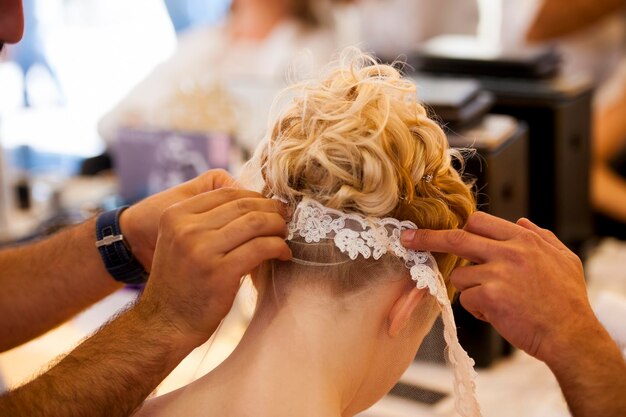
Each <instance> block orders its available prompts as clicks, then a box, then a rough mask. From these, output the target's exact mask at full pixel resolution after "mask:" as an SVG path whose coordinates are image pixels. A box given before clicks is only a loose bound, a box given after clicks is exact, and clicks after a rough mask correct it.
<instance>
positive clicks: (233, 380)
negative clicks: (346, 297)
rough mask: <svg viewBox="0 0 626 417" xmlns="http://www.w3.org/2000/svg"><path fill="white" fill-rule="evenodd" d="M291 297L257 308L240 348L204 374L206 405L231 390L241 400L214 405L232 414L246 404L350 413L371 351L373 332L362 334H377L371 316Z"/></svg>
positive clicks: (257, 411)
mask: <svg viewBox="0 0 626 417" xmlns="http://www.w3.org/2000/svg"><path fill="white" fill-rule="evenodd" d="M304 297H306V296H304ZM290 301H291V304H288V305H286V306H283V307H282V308H280V309H279V310H278V311H272V310H273V308H263V307H260V309H259V311H257V313H256V314H255V317H254V319H253V321H252V323H251V324H250V326H249V328H248V330H247V331H246V334H245V335H244V337H243V339H242V340H241V342H240V343H239V345H238V346H237V349H236V350H235V351H234V352H233V353H232V355H231V356H230V357H229V358H228V359H227V360H226V361H225V362H224V363H223V364H222V365H220V366H219V367H218V368H217V369H216V370H214V371H213V372H211V373H210V374H209V375H207V376H206V377H205V381H204V383H208V384H210V385H211V386H212V389H211V390H206V391H205V392H206V394H207V395H210V396H211V397H212V398H207V400H209V401H211V403H214V404H216V403H215V402H216V401H217V402H218V403H217V404H219V402H222V403H223V402H227V401H226V400H225V399H228V398H233V395H232V394H236V396H237V397H238V398H245V403H243V402H242V403H239V402H232V401H230V402H229V404H228V405H224V404H219V405H218V407H217V408H216V409H220V410H222V409H224V410H226V409H227V410H228V415H231V416H239V415H249V412H250V410H254V415H256V416H273V417H275V416H294V415H298V416H309V415H310V416H329V417H340V416H342V415H345V414H347V415H351V414H353V412H352V411H351V405H352V402H353V399H354V396H355V394H356V392H357V391H358V389H359V388H360V386H361V383H362V381H363V378H365V376H366V375H367V372H368V369H367V364H368V363H370V362H371V357H372V355H374V354H375V351H374V349H373V348H372V346H373V345H372V344H368V343H367V341H369V340H374V339H375V338H376V335H375V334H367V333H368V332H372V333H375V330H374V328H375V326H372V323H371V321H372V320H371V316H369V317H367V315H365V314H363V312H358V313H357V312H355V311H341V312H339V311H332V309H329V307H328V305H321V304H322V303H319V304H320V305H317V306H311V307H312V308H305V307H303V306H304V305H306V303H307V302H310V300H305V299H298V298H297V297H294V296H290ZM291 306H294V307H291ZM338 314H341V318H340V319H338ZM205 398H206V397H205ZM224 407H226V408H224Z"/></svg>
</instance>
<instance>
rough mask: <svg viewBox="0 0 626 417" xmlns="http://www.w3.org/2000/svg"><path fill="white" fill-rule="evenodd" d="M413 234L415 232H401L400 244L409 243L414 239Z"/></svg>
mask: <svg viewBox="0 0 626 417" xmlns="http://www.w3.org/2000/svg"><path fill="white" fill-rule="evenodd" d="M415 233H416V232H415V230H405V231H404V232H402V235H401V237H400V239H401V240H402V242H411V241H412V240H413V239H415Z"/></svg>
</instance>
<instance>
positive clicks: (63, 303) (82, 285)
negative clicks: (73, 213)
mask: <svg viewBox="0 0 626 417" xmlns="http://www.w3.org/2000/svg"><path fill="white" fill-rule="evenodd" d="M95 240H96V237H95V219H91V220H89V221H87V222H85V223H83V224H81V225H78V226H75V227H73V228H71V229H69V230H65V231H62V232H60V233H58V234H56V235H54V236H52V237H50V238H48V239H46V240H43V241H41V242H37V243H35V244H33V245H28V246H24V247H18V248H14V249H9V250H5V251H2V252H0V285H1V286H2V291H0V351H4V350H7V349H10V348H12V347H14V346H17V345H20V344H22V343H24V342H26V341H28V340H30V339H32V338H34V337H36V336H38V335H40V334H42V333H44V332H46V331H48V330H50V329H51V328H53V327H55V326H57V325H59V324H61V323H62V322H64V321H66V320H67V319H69V318H70V317H72V316H74V315H75V314H77V313H79V312H80V311H81V310H83V309H84V308H86V307H87V306H89V305H91V304H93V303H94V302H96V301H98V300H99V299H101V298H103V297H104V296H106V295H108V294H110V293H112V292H113V291H115V290H116V289H118V288H120V285H119V284H118V283H117V282H116V281H115V280H114V279H113V278H112V277H111V276H110V275H109V274H108V273H107V271H106V269H105V268H104V265H103V263H102V260H101V259H100V255H99V253H98V251H97V249H96V248H95V245H94V243H95Z"/></svg>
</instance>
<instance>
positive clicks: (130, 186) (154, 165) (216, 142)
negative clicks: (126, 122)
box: [114, 129, 231, 203]
mask: <svg viewBox="0 0 626 417" xmlns="http://www.w3.org/2000/svg"><path fill="white" fill-rule="evenodd" d="M230 144H231V137H230V136H229V135H227V134H223V133H202V132H201V133H197V132H173V131H162V130H161V131H157V130H135V129H123V130H120V132H119V135H118V141H117V144H116V146H115V149H114V164H115V169H116V171H117V175H118V178H119V183H120V195H121V197H122V199H124V200H125V201H126V202H129V203H132V202H135V201H137V200H140V199H142V198H144V197H147V196H149V195H152V194H155V193H158V192H159V191H163V190H165V189H167V188H170V187H173V186H175V185H178V184H181V183H183V182H185V181H187V180H190V179H192V178H194V177H196V176H197V175H198V174H201V173H203V172H205V171H207V170H209V169H214V168H222V169H228V165H229V164H228V163H229V158H230Z"/></svg>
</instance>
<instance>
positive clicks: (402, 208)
mask: <svg viewBox="0 0 626 417" xmlns="http://www.w3.org/2000/svg"><path fill="white" fill-rule="evenodd" d="M286 97H288V99H289V100H290V104H288V105H287V109H286V110H285V111H284V112H283V113H282V115H281V116H280V117H279V118H278V120H277V121H276V122H275V124H274V125H273V126H272V127H271V129H270V132H269V137H268V138H267V141H266V142H265V143H264V144H262V145H261V146H260V148H259V149H258V151H257V157H259V158H260V159H261V161H260V162H261V164H262V174H263V180H264V183H265V189H264V193H265V194H266V195H268V196H278V197H280V198H283V199H286V200H288V201H289V202H291V203H293V204H295V203H296V202H297V201H299V200H300V199H301V198H302V197H310V198H312V199H314V200H316V201H318V202H320V203H321V204H323V205H325V206H327V207H329V208H333V209H337V210H341V211H346V212H355V213H359V214H362V215H365V216H376V217H393V218H396V219H398V220H410V221H412V222H414V223H415V224H417V226H418V227H422V228H429V229H453V228H458V227H462V226H463V225H464V224H465V222H466V220H467V218H468V216H469V215H470V214H471V213H472V212H473V210H474V207H475V201H474V198H473V195H472V193H471V191H470V187H469V186H468V185H466V184H465V183H464V182H463V181H462V179H461V177H460V175H459V174H458V172H457V171H456V170H455V169H454V168H453V167H452V158H453V157H454V156H456V155H457V154H455V153H454V152H452V151H451V150H450V149H449V146H448V143H447V139H446V137H445V135H444V133H443V131H442V129H441V128H440V127H439V125H438V124H437V123H436V122H434V121H433V120H431V119H430V118H429V117H428V116H427V114H426V110H425V109H424V107H423V106H422V105H421V104H420V103H419V102H418V101H417V97H416V87H415V85H414V84H413V82H412V81H410V80H408V79H406V78H403V77H402V75H401V74H400V72H399V71H398V70H397V69H395V68H394V67H392V66H389V65H381V64H377V63H376V61H375V60H374V59H373V58H371V57H369V56H367V55H363V54H360V53H358V52H357V51H354V50H348V52H346V53H344V54H343V56H342V58H341V60H340V61H339V64H338V65H335V66H333V67H331V68H330V69H329V70H328V72H327V73H326V74H325V75H324V76H323V77H321V78H320V79H319V80H315V81H306V82H302V83H300V84H297V85H295V86H293V87H291V88H290V89H289V90H288V93H287V94H286ZM438 263H439V268H440V270H441V272H442V273H443V275H444V276H447V275H448V274H449V273H450V271H451V270H452V268H453V267H454V266H455V265H456V263H457V259H456V258H455V257H453V256H452V255H446V256H441V257H439V259H438Z"/></svg>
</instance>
